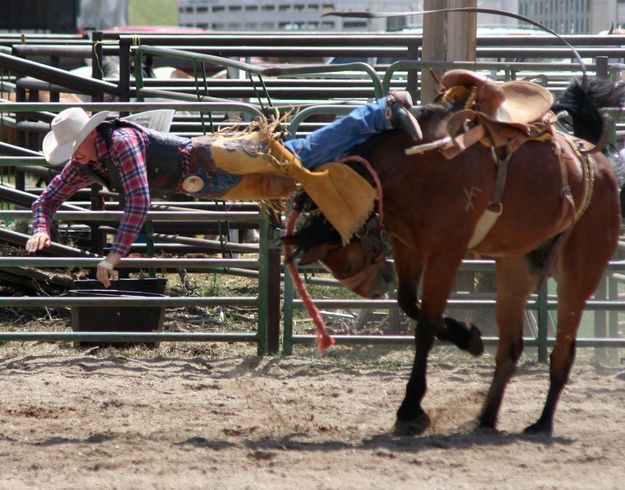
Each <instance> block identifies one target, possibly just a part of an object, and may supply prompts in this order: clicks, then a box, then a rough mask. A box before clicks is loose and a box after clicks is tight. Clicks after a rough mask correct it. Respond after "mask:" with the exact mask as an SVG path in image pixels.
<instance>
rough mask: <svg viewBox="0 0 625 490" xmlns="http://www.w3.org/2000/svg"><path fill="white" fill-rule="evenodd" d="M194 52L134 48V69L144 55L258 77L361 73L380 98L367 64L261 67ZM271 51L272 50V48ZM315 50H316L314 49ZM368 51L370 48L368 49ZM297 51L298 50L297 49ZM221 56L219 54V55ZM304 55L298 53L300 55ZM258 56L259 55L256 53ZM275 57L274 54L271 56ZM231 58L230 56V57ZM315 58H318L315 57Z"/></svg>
mask: <svg viewBox="0 0 625 490" xmlns="http://www.w3.org/2000/svg"><path fill="white" fill-rule="evenodd" d="M192 49H194V51H195V52H186V51H181V50H177V49H168V48H158V47H154V46H145V45H142V46H139V47H137V48H135V67H137V66H141V61H140V60H141V57H142V56H143V55H144V54H151V55H155V56H170V57H175V58H178V59H184V60H188V61H192V62H194V63H195V62H200V63H209V64H212V65H217V66H222V67H227V68H236V69H239V70H243V71H245V72H247V73H250V74H251V73H253V74H255V75H260V76H263V75H265V76H281V75H293V74H300V75H301V74H314V73H316V74H319V73H332V72H340V71H363V72H364V73H365V74H366V75H368V76H369V77H370V78H371V81H372V83H373V87H374V93H375V94H376V97H382V96H383V94H382V85H381V82H380V79H379V77H378V75H377V73H376V72H375V70H374V69H373V68H372V67H371V66H370V65H368V64H367V63H346V64H343V65H303V66H301V65H300V66H295V67H269V68H267V67H263V66H257V65H252V64H250V63H244V62H241V61H236V60H232V59H228V58H225V57H222V56H214V55H208V54H202V52H201V51H204V50H206V48H201V50H198V49H197V48H192ZM272 49H273V48H272ZM315 49H316V48H315ZM369 49H370V48H369ZM298 51H299V49H298ZM220 54H221V53H220ZM302 54H305V53H301V52H300V53H299V55H302ZM256 55H259V53H256ZM272 55H273V56H275V53H274V54H272ZM230 56H232V55H230ZM315 56H319V55H316V54H315ZM136 71H137V72H136V73H135V78H136V79H137V80H136V85H137V90H139V89H140V88H142V87H143V81H142V80H143V78H142V75H141V73H140V71H139V70H136Z"/></svg>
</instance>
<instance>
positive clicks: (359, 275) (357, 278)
mask: <svg viewBox="0 0 625 490" xmlns="http://www.w3.org/2000/svg"><path fill="white" fill-rule="evenodd" d="M339 161H340V162H346V161H356V162H358V163H360V164H362V165H363V166H364V167H365V168H366V169H367V171H368V172H369V173H370V174H371V177H372V179H373V181H374V182H375V184H376V186H377V194H378V198H377V200H378V217H377V219H376V218H375V217H374V218H372V219H370V220H369V221H367V223H365V225H364V227H363V228H364V231H365V233H364V234H363V236H358V234H357V236H358V238H359V239H360V243H361V244H362V246H363V251H364V252H365V256H366V257H371V258H370V259H367V260H366V262H370V263H369V264H368V265H366V266H365V268H364V269H362V270H361V271H359V272H356V273H355V274H353V275H351V276H348V277H345V278H343V279H338V281H339V282H340V283H341V285H343V286H345V287H347V288H348V289H350V291H353V289H355V288H356V287H358V286H360V285H361V284H363V283H364V281H365V279H366V278H368V277H369V275H370V274H371V272H372V270H373V269H372V268H373V267H377V266H379V264H380V263H381V262H382V261H383V260H384V257H385V256H386V252H387V251H388V245H386V243H385V241H384V238H383V231H384V227H383V222H384V221H383V220H384V213H383V204H382V184H381V182H380V178H379V177H378V174H377V172H376V171H375V170H374V169H373V167H372V166H371V164H370V163H369V162H368V161H367V160H366V159H364V158H363V157H361V156H358V155H353V156H349V157H345V158H342V159H341V160H339ZM299 215H300V211H299V210H297V209H293V210H292V211H291V213H290V214H289V217H288V219H287V225H286V234H287V235H292V234H293V230H294V229H295V221H296V220H297V218H298V217H299ZM374 230H375V231H379V232H378V236H377V237H372V236H371V232H372V231H374ZM365 245H366V248H365ZM340 247H342V245H339V246H338V247H337V249H338V248H340ZM284 256H285V257H291V247H290V245H286V244H285V245H284ZM287 268H288V271H289V274H290V275H291V279H292V280H293V284H294V285H295V289H296V290H297V294H299V296H300V298H301V299H302V302H303V303H304V307H305V308H306V311H307V312H308V314H309V315H310V317H311V318H312V320H313V323H314V324H315V330H316V332H315V336H316V341H317V347H318V349H319V353H320V354H321V355H323V354H324V353H325V351H326V350H327V349H328V347H331V346H332V345H334V344H335V342H336V341H335V340H334V339H333V338H332V336H331V335H330V334H329V333H328V331H327V329H326V325H325V322H324V321H323V318H322V317H321V312H320V311H319V309H318V308H317V306H316V305H315V303H314V301H313V299H312V297H311V296H310V293H309V292H308V290H307V289H306V285H305V284H304V282H303V281H302V279H301V277H300V276H299V274H298V273H297V268H296V267H295V263H294V262H293V260H290V261H288V262H287Z"/></svg>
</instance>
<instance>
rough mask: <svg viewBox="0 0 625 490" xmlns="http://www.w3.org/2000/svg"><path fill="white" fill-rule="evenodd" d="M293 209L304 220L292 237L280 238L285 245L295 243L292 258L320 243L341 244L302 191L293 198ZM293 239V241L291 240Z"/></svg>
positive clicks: (325, 220)
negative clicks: (299, 213)
mask: <svg viewBox="0 0 625 490" xmlns="http://www.w3.org/2000/svg"><path fill="white" fill-rule="evenodd" d="M293 204H294V208H295V209H297V210H299V211H300V212H301V213H303V214H304V216H305V220H304V222H303V224H302V225H301V226H300V227H299V228H298V229H297V231H296V232H295V233H293V235H288V236H285V237H283V238H282V241H284V242H285V243H296V244H297V247H296V249H295V251H294V253H293V255H294V256H298V255H301V254H302V253H304V252H306V251H308V250H310V249H311V248H312V247H314V246H315V245H319V244H322V243H336V244H340V243H341V235H339V232H338V231H336V228H334V226H332V224H331V223H330V222H329V221H328V220H327V219H326V218H325V216H324V215H323V214H322V213H321V212H320V211H319V209H318V208H317V206H316V204H315V203H314V202H313V200H312V199H311V198H310V196H308V194H307V193H306V192H304V191H303V190H300V191H298V192H297V193H296V194H295V196H294V197H293ZM293 239H295V240H293Z"/></svg>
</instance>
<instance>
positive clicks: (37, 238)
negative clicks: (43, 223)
mask: <svg viewBox="0 0 625 490" xmlns="http://www.w3.org/2000/svg"><path fill="white" fill-rule="evenodd" d="M50 243H51V241H50V235H48V234H47V233H45V232H43V231H40V232H38V233H35V234H34V235H33V236H31V237H30V238H29V239H28V241H27V242H26V251H27V252H30V253H35V252H38V251H39V250H41V249H43V248H48V247H49V246H50Z"/></svg>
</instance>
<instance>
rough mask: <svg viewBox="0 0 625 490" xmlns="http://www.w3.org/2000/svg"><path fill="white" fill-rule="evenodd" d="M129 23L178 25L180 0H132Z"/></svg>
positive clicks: (129, 8)
mask: <svg viewBox="0 0 625 490" xmlns="http://www.w3.org/2000/svg"><path fill="white" fill-rule="evenodd" d="M128 23H129V24H130V25H133V26H177V25H178V0H130V3H129V6H128Z"/></svg>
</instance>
